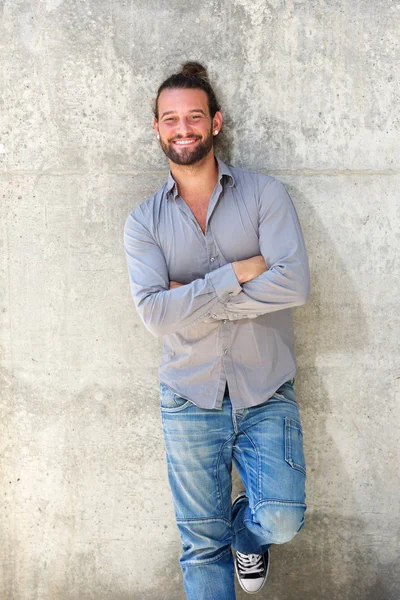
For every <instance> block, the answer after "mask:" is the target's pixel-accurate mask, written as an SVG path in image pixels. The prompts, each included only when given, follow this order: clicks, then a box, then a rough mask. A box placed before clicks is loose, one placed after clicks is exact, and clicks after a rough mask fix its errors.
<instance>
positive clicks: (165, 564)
mask: <svg viewBox="0 0 400 600" xmlns="http://www.w3.org/2000/svg"><path fill="white" fill-rule="evenodd" d="M0 6H1V19H2V32H1V37H0V39H1V48H2V70H1V77H2V88H1V95H0V106H1V110H0V118H1V146H0V160H1V172H0V181H1V187H2V192H1V209H0V210H1V231H0V239H1V246H2V252H1V255H0V261H1V262H0V267H1V271H2V279H1V282H2V286H1V308H0V316H1V325H2V327H1V340H0V342H1V377H0V382H1V436H0V445H1V455H2V463H3V466H2V486H1V494H2V498H3V500H2V502H1V521H0V522H1V528H2V531H1V570H0V596H1V598H2V600H50V599H52V600H58V599H60V600H90V599H95V600H131V599H135V600H136V599H137V600H142V599H143V600H182V599H184V598H185V596H184V592H183V588H182V577H181V571H180V567H179V564H178V556H179V553H180V541H179V537H178V530H177V528H176V526H175V521H174V515H173V508H172V500H171V496H170V492H169V487H168V483H167V471H166V462H165V458H164V447H163V440H162V432H161V418H160V413H159V406H158V402H159V397H158V379H157V365H158V358H159V351H160V342H159V340H157V339H156V338H153V337H152V336H151V335H150V334H149V333H148V332H147V331H146V330H145V328H144V326H143V325H142V324H141V322H140V321H139V318H138V316H137V314H136V312H135V309H134V306H133V302H132V299H131V297H130V291H129V287H128V278H127V269H126V263H125V256H124V252H123V245H122V234H123V224H124V221H125V218H126V216H127V214H128V212H129V211H130V210H132V208H133V207H134V206H136V205H137V204H138V203H140V202H141V201H143V200H144V199H145V198H147V197H148V196H149V195H150V194H151V193H152V192H153V191H154V190H156V189H157V188H158V187H159V186H160V185H161V184H162V182H163V181H164V179H165V177H166V175H167V170H168V166H167V162H166V160H165V159H164V156H163V155H162V153H161V152H160V150H159V149H158V144H157V141H156V139H155V136H154V134H153V132H152V128H151V99H152V98H153V97H154V96H155V91H156V88H157V86H158V84H159V83H160V82H161V81H162V79H163V78H164V77H165V76H166V75H168V74H169V73H170V72H172V71H174V69H175V68H176V67H177V66H178V65H179V64H180V63H181V62H182V61H183V60H185V59H197V60H201V61H204V63H205V64H206V65H207V66H208V67H209V71H210V75H211V78H212V79H213V81H214V82H215V85H216V88H217V90H218V92H219V94H220V98H221V101H222V104H223V107H224V114H225V117H226V123H227V130H229V136H230V138H231V150H230V153H229V160H230V162H231V164H233V165H236V166H242V167H246V168H249V169H253V170H261V171H263V172H266V173H271V174H273V175H275V176H276V177H278V178H279V179H280V180H281V181H282V182H283V183H284V184H285V185H286V186H287V188H288V190H289V191H290V193H291V195H292V198H293V200H294V202H295V205H296V208H297V210H298V213H299V217H300V220H301V223H302V227H303V231H304V235H305V238H306V244H307V248H308V251H309V256H310V266H311V272H312V295H311V298H310V300H309V302H308V304H307V305H306V306H304V307H299V308H297V309H295V310H294V312H293V316H294V322H295V331H296V347H297V360H298V371H297V376H296V383H295V386H296V391H297V394H298V400H299V403H300V405H301V410H302V418H303V426H304V434H305V443H306V448H305V450H306V458H307V463H308V472H309V476H308V480H307V485H308V487H307V500H308V512H307V517H308V518H307V525H306V527H305V528H304V530H303V531H302V532H301V533H300V534H299V535H298V536H297V537H296V538H295V539H294V540H293V541H292V542H291V543H289V544H285V545H282V546H275V547H274V548H273V557H272V560H273V564H272V565H271V573H270V581H269V583H268V587H266V588H265V589H264V591H263V593H262V594H260V597H262V598H264V597H265V598H269V599H270V600H295V599H296V600H320V599H324V600H325V599H328V600H335V599H340V600H381V599H382V600H397V599H398V598H399V597H400V572H399V571H400V567H399V538H400V535H399V517H400V506H399V478H398V470H399V417H400V409H399V383H400V371H399V337H400V336H399V290H400V287H399V277H400V276H399V262H398V260H399V210H400V209H399V191H398V190H399V184H400V175H399V173H400V171H399V167H400V165H399V152H398V140H399V108H398V107H399V79H398V70H397V73H396V72H395V67H396V69H398V64H399V27H400V22H399V21H400V5H399V4H398V3H395V2H385V1H383V0H357V1H354V0H333V1H330V2H323V1H322V0H319V1H318V0H303V1H302V0H299V1H294V0H287V1H285V2H284V1H279V0H270V1H269V2H264V1H262V0H225V1H224V0H205V2H197V1H196V2H195V1H194V0H185V1H183V0H182V1H181V2H179V1H174V2H172V3H171V1H170V0H168V1H167V0H160V1H158V2H144V1H134V0H130V1H128V0H119V1H118V0H114V1H113V2H110V1H107V2H105V1H103V0H96V1H92V2H90V1H85V2H82V1H78V0H65V1H63V0H42V1H41V2H38V1H36V2H35V1H28V0H13V1H11V0H4V1H3V2H2V3H1V4H0ZM396 75H397V77H396ZM222 158H224V157H222ZM396 259H397V262H396ZM239 483H240V482H239V480H238V476H237V473H236V472H235V480H234V484H235V486H236V488H237V487H238V486H239ZM234 491H236V490H235V487H234ZM244 597H245V595H244V594H242V593H241V591H240V590H238V598H239V599H241V598H244ZM246 597H247V596H246ZM210 600H211V599H210Z"/></svg>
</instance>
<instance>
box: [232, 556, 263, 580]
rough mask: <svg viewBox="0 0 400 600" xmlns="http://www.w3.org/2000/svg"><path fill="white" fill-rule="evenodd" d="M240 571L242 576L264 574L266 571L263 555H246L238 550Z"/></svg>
mask: <svg viewBox="0 0 400 600" xmlns="http://www.w3.org/2000/svg"><path fill="white" fill-rule="evenodd" d="M236 558H237V562H238V567H239V571H240V572H241V574H242V575H247V574H248V573H262V572H263V571H264V565H263V555H262V554H244V553H243V552H239V551H238V550H236Z"/></svg>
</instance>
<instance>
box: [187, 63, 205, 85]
mask: <svg viewBox="0 0 400 600" xmlns="http://www.w3.org/2000/svg"><path fill="white" fill-rule="evenodd" d="M181 73H182V75H186V77H198V78H199V79H205V80H206V81H208V73H207V69H206V68H205V67H203V65H201V64H200V63H198V62H193V61H191V62H186V63H184V64H183V65H182V69H181Z"/></svg>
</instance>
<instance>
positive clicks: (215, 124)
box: [213, 110, 224, 133]
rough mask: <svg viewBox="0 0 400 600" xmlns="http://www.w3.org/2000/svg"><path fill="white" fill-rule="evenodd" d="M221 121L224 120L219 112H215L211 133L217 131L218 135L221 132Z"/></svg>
mask: <svg viewBox="0 0 400 600" xmlns="http://www.w3.org/2000/svg"><path fill="white" fill-rule="evenodd" d="M223 120H224V119H223V117H222V113H221V111H219V110H217V112H216V113H215V115H214V118H213V132H214V131H218V133H219V132H220V131H221V127H222V122H223Z"/></svg>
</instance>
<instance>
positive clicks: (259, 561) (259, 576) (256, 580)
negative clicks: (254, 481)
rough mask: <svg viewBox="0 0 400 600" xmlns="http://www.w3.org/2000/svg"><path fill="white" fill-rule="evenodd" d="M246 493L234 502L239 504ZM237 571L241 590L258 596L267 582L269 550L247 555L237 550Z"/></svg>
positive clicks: (241, 494)
mask: <svg viewBox="0 0 400 600" xmlns="http://www.w3.org/2000/svg"><path fill="white" fill-rule="evenodd" d="M245 495H246V492H241V493H240V494H238V495H237V496H236V498H235V500H234V502H233V505H232V506H234V505H235V503H236V502H239V500H240V499H241V498H243V497H244V496H245ZM234 558H235V571H236V576H237V578H238V581H239V583H240V586H241V588H242V589H243V590H244V591H245V592H247V593H248V594H257V592H259V591H260V590H261V588H262V587H263V586H264V584H265V582H266V581H267V577H268V571H269V550H267V551H266V552H264V554H245V553H244V552H239V550H235V556H234Z"/></svg>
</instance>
